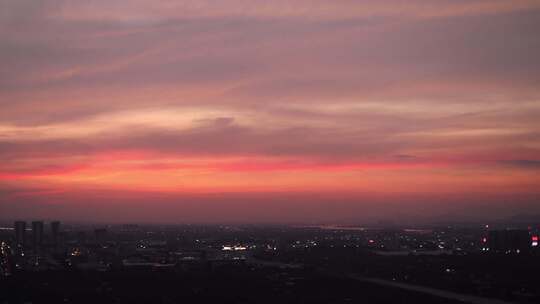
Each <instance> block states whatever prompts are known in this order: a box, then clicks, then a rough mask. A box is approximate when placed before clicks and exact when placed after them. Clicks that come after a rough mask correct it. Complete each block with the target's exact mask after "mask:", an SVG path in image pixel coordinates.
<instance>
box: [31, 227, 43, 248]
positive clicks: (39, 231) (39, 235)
mask: <svg viewBox="0 0 540 304" xmlns="http://www.w3.org/2000/svg"><path fill="white" fill-rule="evenodd" d="M32 241H33V242H32V245H33V247H34V253H38V252H39V251H40V249H41V245H42V244H43V222H42V221H34V222H32Z"/></svg>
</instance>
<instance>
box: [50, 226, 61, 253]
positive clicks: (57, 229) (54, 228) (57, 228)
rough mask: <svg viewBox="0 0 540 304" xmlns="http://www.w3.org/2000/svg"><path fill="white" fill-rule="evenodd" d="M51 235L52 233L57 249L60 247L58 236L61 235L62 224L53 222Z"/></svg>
mask: <svg viewBox="0 0 540 304" xmlns="http://www.w3.org/2000/svg"><path fill="white" fill-rule="evenodd" d="M51 233H52V243H53V246H54V247H55V248H56V247H58V235H59V234H60V222H59V221H54V222H51Z"/></svg>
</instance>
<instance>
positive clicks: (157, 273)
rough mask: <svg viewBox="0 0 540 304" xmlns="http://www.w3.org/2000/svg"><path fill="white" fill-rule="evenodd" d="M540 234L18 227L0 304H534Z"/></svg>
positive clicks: (517, 228)
mask: <svg viewBox="0 0 540 304" xmlns="http://www.w3.org/2000/svg"><path fill="white" fill-rule="evenodd" d="M539 229H540V225H531V224H530V223H529V224H527V223H524V222H522V223H514V224H512V226H509V227H506V226H504V225H503V224H501V223H498V224H496V225H495V226H492V225H490V224H489V223H485V224H476V225H473V224H469V225H455V226H431V227H398V226H389V227H384V226H378V227H371V228H370V227H359V226H335V225H334V226H332V225H320V226H313V225H309V226H302V225H296V226H285V225H266V226H260V225H259V226H257V225H243V226H242V225H239V226H225V225H222V226H220V225H137V224H126V225H104V224H94V225H90V224H85V225H77V224H71V223H70V224H64V223H61V222H59V221H46V222H44V221H31V222H30V221H28V222H26V221H15V222H13V223H12V224H11V225H9V223H4V224H3V226H2V227H0V240H1V268H0V275H1V279H0V283H1V284H2V285H3V286H8V289H5V292H2V293H1V294H0V303H53V302H64V303H91V302H94V303H95V302H102V303H103V302H112V303H114V302H122V303H124V302H130V303H131V302H133V303H177V302H178V301H195V300H197V301H198V300H200V301H210V302H211V301H212V299H218V298H219V299H220V301H223V302H231V303H233V302H234V303H242V302H257V303H271V302H273V303H275V301H278V302H283V303H289V302H290V303H292V302H295V300H296V299H300V301H313V302H320V303H330V302H355V301H357V300H363V301H366V300H367V301H370V302H371V301H373V302H377V303H393V301H394V300H395V297H396V294H402V295H401V296H400V297H404V298H403V299H407V301H415V302H418V303H453V301H457V302H461V301H462V302H464V303H491V302H490V301H494V300H496V299H497V300H500V301H508V302H515V303H537V301H538V300H539V299H540V286H539V285H538V284H537V280H536V277H537V274H538V271H539V270H540V266H539V265H538V263H537V261H538V258H539V257H540V248H539V246H538V236H539V232H540V231H539ZM136 278H138V279H139V280H143V281H142V282H139V283H133V282H131V281H130V280H136ZM187 281H189V283H186V282H187ZM128 282H129V283H128ZM143 282H144V283H143ZM325 282H326V283H325ZM329 282H332V283H331V284H330V285H328V284H329ZM337 282H339V283H337ZM132 284H134V285H132ZM140 284H142V285H140ZM229 284H230V285H231V286H229ZM250 284H254V285H255V286H251V285H250ZM319 284H321V288H324V289H325V290H326V291H328V292H327V293H324V295H323V294H321V291H319V290H317V289H316V288H315V287H316V286H319ZM350 284H353V285H356V286H357V288H353V289H350V287H346V286H349V285H350ZM172 285H174V287H173V286H172ZM44 286H46V292H45V291H44V289H43V288H44ZM227 286H229V287H227ZM308 286H310V287H308ZM323 286H324V287H323ZM68 287H69V288H68ZM139 288H140V289H139ZM341 288H343V289H344V290H341ZM223 289H226V290H223ZM269 289H270V290H272V295H271V296H270V295H267V296H262V295H261V294H259V293H261V292H268V290H269ZM334 289H336V290H334ZM381 290H385V291H384V292H382V291H381ZM468 297H470V298H468ZM493 303H495V302H493ZM501 303H504V302H501Z"/></svg>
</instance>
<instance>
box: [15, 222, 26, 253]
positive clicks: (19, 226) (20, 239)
mask: <svg viewBox="0 0 540 304" xmlns="http://www.w3.org/2000/svg"><path fill="white" fill-rule="evenodd" d="M14 226H15V246H16V247H18V248H24V245H25V243H26V222H24V221H16V222H15V224H14Z"/></svg>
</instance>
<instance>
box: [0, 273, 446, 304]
mask: <svg viewBox="0 0 540 304" xmlns="http://www.w3.org/2000/svg"><path fill="white" fill-rule="evenodd" d="M2 289H3V291H2V292H1V293H0V303H29V302H31V303H92V304H94V303H456V302H455V301H452V300H447V299H443V298H438V297H434V296H429V295H424V294H421V293H416V292H411V291H404V290H400V289H396V288H389V287H383V286H378V285H374V284H370V283H364V282H358V281H356V280H353V279H344V278H335V277H331V276H328V275H323V274H319V273H315V272H311V271H305V270H282V269H278V268H258V269H255V268H250V267H233V268H223V269H220V270H217V271H216V270H214V271H206V272H203V273H200V272H199V273H198V274H195V273H192V274H188V273H183V274H180V273H175V272H163V271H159V272H147V271H109V272H96V271H91V272H58V271H55V272H53V271H51V272H35V273H24V274H20V275H17V276H13V277H11V278H9V280H6V281H5V282H4V284H3V287H2Z"/></svg>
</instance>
